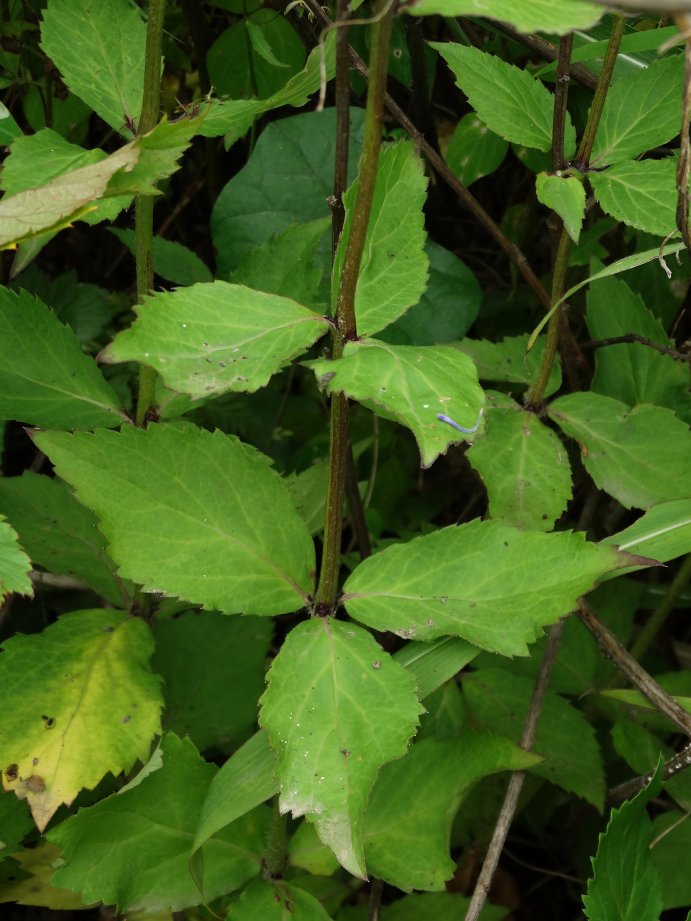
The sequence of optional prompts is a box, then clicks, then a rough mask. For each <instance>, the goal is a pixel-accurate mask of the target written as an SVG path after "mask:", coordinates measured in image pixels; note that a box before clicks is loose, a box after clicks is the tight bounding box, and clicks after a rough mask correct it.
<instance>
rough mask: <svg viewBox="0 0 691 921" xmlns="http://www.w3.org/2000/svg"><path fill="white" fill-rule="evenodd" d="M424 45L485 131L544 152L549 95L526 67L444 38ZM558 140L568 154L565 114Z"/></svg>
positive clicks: (571, 140)
mask: <svg viewBox="0 0 691 921" xmlns="http://www.w3.org/2000/svg"><path fill="white" fill-rule="evenodd" d="M486 13H487V10H485V14H486ZM450 15H458V14H450ZM540 28H541V29H543V28H544V26H540ZM430 45H431V46H432V48H436V50H437V51H438V52H439V54H441V56H442V57H443V58H444V60H445V61H446V63H447V64H448V65H449V67H450V68H451V70H452V71H453V73H454V76H455V77H456V83H457V85H458V86H459V87H460V89H461V90H462V91H463V92H464V93H465V95H466V96H467V97H468V102H469V103H470V105H471V106H472V107H473V108H474V109H475V111H476V112H477V114H478V115H479V116H480V118H481V119H482V121H483V122H485V124H486V125H487V127H488V128H489V129H490V130H492V131H494V133H495V134H498V135H500V136H501V137H503V138H504V139H505V140H507V141H512V142H513V143H515V144H523V145H524V146H525V147H536V148H537V149H538V150H549V148H550V147H551V144H552V119H553V115H554V96H553V95H552V94H551V93H550V91H549V90H548V89H547V87H546V86H544V85H543V84H542V83H540V81H539V80H536V79H535V78H534V77H531V75H530V74H529V73H528V72H527V71H525V70H520V69H519V68H518V67H514V66H513V64H507V63H506V62H505V61H502V60H501V58H498V57H495V56H494V55H491V54H487V53H486V52H484V51H480V50H479V49H477V48H472V47H468V46H465V45H457V44H453V43H450V42H449V43H441V42H430ZM564 143H565V149H566V151H567V153H569V154H570V153H572V152H573V149H574V147H575V144H576V134H575V131H574V127H573V125H572V123H571V118H570V116H568V115H567V119H566V128H565V139H564Z"/></svg>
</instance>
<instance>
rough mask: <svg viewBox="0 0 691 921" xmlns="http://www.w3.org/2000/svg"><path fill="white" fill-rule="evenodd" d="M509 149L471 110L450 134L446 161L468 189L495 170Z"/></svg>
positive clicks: (502, 139)
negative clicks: (477, 180)
mask: <svg viewBox="0 0 691 921" xmlns="http://www.w3.org/2000/svg"><path fill="white" fill-rule="evenodd" d="M508 150H509V145H508V144H507V142H506V141H505V140H504V138H502V137H499V135H498V134H495V133H494V131H490V130H489V128H488V127H487V125H485V123H484V122H483V121H482V120H481V119H480V118H478V117H477V115H476V114H475V113H474V112H468V113H467V115H464V116H463V118H462V119H461V120H460V121H459V123H458V124H457V125H456V129H455V131H454V133H453V134H452V135H451V140H450V141H449V146H448V148H447V151H446V162H447V164H448V166H449V168H450V169H452V170H453V172H454V173H455V174H456V175H457V176H458V178H459V179H460V180H461V182H462V183H463V185H464V186H466V188H467V187H468V186H469V185H471V184H472V183H473V182H475V180H476V179H481V178H482V177H483V176H489V175H491V174H492V173H493V172H494V171H495V170H496V169H498V167H500V166H501V164H502V163H503V162H504V157H505V156H506V154H507V152H508Z"/></svg>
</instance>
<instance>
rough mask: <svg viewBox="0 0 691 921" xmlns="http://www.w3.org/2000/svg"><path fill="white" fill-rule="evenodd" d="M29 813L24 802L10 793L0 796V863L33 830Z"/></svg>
mask: <svg viewBox="0 0 691 921" xmlns="http://www.w3.org/2000/svg"><path fill="white" fill-rule="evenodd" d="M33 827H34V823H33V821H32V820H31V813H30V812H29V807H28V805H27V803H26V802H23V801H22V800H19V799H17V797H16V796H12V795H11V794H10V793H3V794H2V795H0V828H1V829H2V838H0V861H2V860H4V859H5V857H7V856H8V855H9V854H12V853H14V852H15V851H16V850H17V849H18V848H19V845H20V844H21V842H22V840H23V839H24V838H25V837H26V835H27V834H28V833H29V832H30V831H31V830H32V829H33Z"/></svg>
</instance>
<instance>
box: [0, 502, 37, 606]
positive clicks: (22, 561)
mask: <svg viewBox="0 0 691 921" xmlns="http://www.w3.org/2000/svg"><path fill="white" fill-rule="evenodd" d="M30 572H31V560H30V559H29V557H28V556H27V555H26V553H25V552H24V551H23V550H22V548H21V547H20V546H19V541H18V539H17V532H16V531H15V530H14V528H12V527H11V526H10V525H9V524H8V523H7V522H6V521H5V518H4V515H0V601H2V599H3V598H5V596H6V595H9V594H10V592H19V593H20V594H21V595H33V592H34V590H33V588H32V585H31V579H30V578H29V573H30Z"/></svg>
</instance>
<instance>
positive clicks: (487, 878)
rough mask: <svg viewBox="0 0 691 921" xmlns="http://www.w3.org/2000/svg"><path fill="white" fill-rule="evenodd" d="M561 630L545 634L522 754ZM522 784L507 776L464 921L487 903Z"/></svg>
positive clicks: (560, 626)
mask: <svg viewBox="0 0 691 921" xmlns="http://www.w3.org/2000/svg"><path fill="white" fill-rule="evenodd" d="M563 630H564V622H563V621H559V622H558V623H556V624H554V626H553V627H552V628H551V630H550V631H549V639H548V641H547V646H546V647H545V652H544V655H543V656H542V662H540V671H539V672H538V675H537V678H536V679H535V687H534V688H533V696H532V698H531V701H530V707H529V709H528V715H527V717H526V720H525V723H524V724H523V734H522V735H521V741H520V742H519V743H518V744H519V745H520V747H521V748H523V749H525V751H530V749H531V748H532V747H533V743H534V741H535V733H536V732H537V724H538V720H539V719H540V712H541V710H542V704H543V702H544V699H545V694H546V693H547V687H548V685H549V676H550V674H551V672H552V668H553V667H554V663H555V661H556V658H557V653H558V652H559V644H560V643H561V635H562V633H563ZM524 781H525V771H514V772H513V774H512V775H511V780H510V781H509V786H508V788H507V790H506V796H505V797H504V802H503V804H502V807H501V812H500V813H499V818H498V819H497V824H496V825H495V826H494V833H493V834H492V840H491V841H490V844H489V847H488V849H487V854H486V855H485V859H484V861H483V864H482V869H481V870H480V875H479V876H478V879H477V882H476V884H475V890H474V891H473V896H472V898H471V900H470V905H468V911H467V912H466V916H465V921H477V919H478V918H479V917H480V913H481V912H482V909H483V907H484V905H485V902H486V901H487V896H488V894H489V890H490V886H491V885H492V879H493V878H494V873H495V871H496V869H497V865H498V864H499V858H500V857H501V852H502V851H503V849H504V843H505V841H506V838H507V835H508V834H509V829H510V828H511V822H512V821H513V817H514V813H515V812H516V807H517V806H518V798H519V796H520V795H521V790H522V788H523V782H524Z"/></svg>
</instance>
